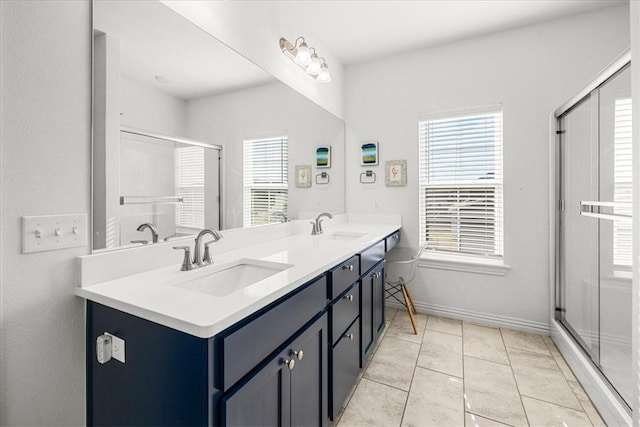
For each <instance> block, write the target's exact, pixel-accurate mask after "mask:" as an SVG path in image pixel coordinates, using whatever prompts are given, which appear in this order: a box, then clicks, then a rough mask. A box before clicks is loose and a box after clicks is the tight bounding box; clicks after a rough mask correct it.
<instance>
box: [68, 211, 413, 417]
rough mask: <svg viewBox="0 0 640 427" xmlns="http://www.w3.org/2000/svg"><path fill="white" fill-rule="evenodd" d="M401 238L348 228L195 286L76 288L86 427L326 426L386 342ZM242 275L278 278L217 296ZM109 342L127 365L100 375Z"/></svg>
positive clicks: (190, 280)
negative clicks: (83, 317) (103, 343)
mask: <svg viewBox="0 0 640 427" xmlns="http://www.w3.org/2000/svg"><path fill="white" fill-rule="evenodd" d="M283 226H285V225H283ZM289 227H292V226H289ZM399 228H400V227H399V224H371V223H369V224H355V223H345V224H343V225H342V227H340V226H339V227H337V228H335V229H332V230H329V231H326V232H325V234H324V235H319V236H309V235H308V234H307V233H304V234H291V235H290V236H286V237H283V238H279V239H277V240H274V241H270V242H268V243H262V244H258V245H251V246H246V247H239V248H238V249H237V250H232V251H225V252H224V253H220V254H219V255H218V256H216V255H215V253H214V260H216V264H214V265H212V266H207V267H203V268H200V269H197V270H195V271H193V272H180V271H177V270H178V268H179V265H178V264H176V265H173V266H171V267H166V268H161V269H156V270H153V271H148V272H142V273H139V274H134V275H130V276H126V277H122V278H117V279H114V280H107V281H105V282H100V283H95V284H91V285H87V286H82V287H81V288H79V290H78V294H79V295H80V296H82V297H84V298H86V299H87V424H88V425H209V426H213V425H327V424H328V423H329V421H330V420H331V419H333V417H334V416H335V415H336V414H337V413H338V411H339V409H340V407H341V405H342V403H343V402H344V400H345V398H346V397H347V395H348V393H349V391H350V389H351V388H352V387H353V385H354V384H355V381H356V378H357V376H358V373H359V371H360V369H361V368H362V367H363V365H364V363H365V362H366V359H367V357H368V356H369V355H370V354H371V352H372V350H373V348H374V346H375V343H376V340H377V338H378V336H379V334H380V332H381V331H382V329H383V328H384V324H385V323H384V256H385V253H386V252H387V251H388V250H390V249H391V248H392V247H393V246H395V245H396V244H397V242H398V241H399V236H400V235H399V231H398V229H399ZM231 238H233V237H232V236H231ZM221 242H222V241H221ZM92 256H93V255H92ZM238 259H239V260H238ZM242 263H245V264H246V265H250V266H258V267H260V266H262V265H264V266H266V267H264V268H273V270H274V271H275V272H272V274H271V275H270V276H268V277H266V278H264V279H261V278H260V277H261V276H256V278H257V280H258V281H257V282H255V283H251V284H248V285H243V287H241V288H240V289H236V290H234V289H229V288H225V289H224V290H222V291H221V290H219V288H217V287H218V286H222V287H224V286H225V285H224V284H223V283H214V282H215V279H216V277H220V278H223V277H225V276H222V275H219V274H221V272H224V271H225V270H229V268H226V267H225V266H227V267H228V266H232V267H233V266H238V265H245V264H242ZM261 263H264V264H261ZM272 264H273V265H272ZM282 266H284V267H282ZM251 268H252V267H251ZM260 268H261V267H260ZM260 268H258V270H259V269H260ZM280 268H282V269H281V270H280ZM207 269H209V271H210V272H211V273H208V274H207ZM252 269H253V268H252ZM242 280H245V279H242V278H241V279H239V281H242ZM154 282H155V283H154ZM207 282H210V283H211V284H212V285H211V286H213V287H214V288H216V289H214V290H212V289H213V288H210V287H208V285H206V283H207ZM105 333H108V334H112V335H113V336H115V337H118V338H120V339H122V340H124V342H125V344H126V352H125V351H124V350H125V349H117V351H118V352H122V353H126V355H125V358H124V359H125V362H124V363H123V362H121V361H119V360H115V359H112V360H109V361H107V362H106V363H100V362H99V361H98V358H97V354H96V350H97V346H96V340H97V338H98V337H100V336H104V334H105ZM114 344H115V341H114Z"/></svg>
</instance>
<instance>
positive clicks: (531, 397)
mask: <svg viewBox="0 0 640 427" xmlns="http://www.w3.org/2000/svg"><path fill="white" fill-rule="evenodd" d="M522 396H524V397H526V398H527V399H533V400H537V401H538V402H542V403H547V404H550V405H555V406H558V407H560V408H564V409H570V410H572V411H576V412H582V413H583V414H585V415H586V414H587V413H586V411H584V410H580V409H576V408H571V407H570V406H566V405H561V404H559V403H556V402H549V401H548V400H544V399H541V398H539V397H533V396H529V395H528V394H523V395H522ZM578 403H580V401H578ZM580 407H582V404H580ZM587 418H589V416H588V415H587ZM589 421H591V419H589ZM591 424H593V423H591Z"/></svg>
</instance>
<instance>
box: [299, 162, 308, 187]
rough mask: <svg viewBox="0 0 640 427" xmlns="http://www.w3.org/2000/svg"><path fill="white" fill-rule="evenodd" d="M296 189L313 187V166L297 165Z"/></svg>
mask: <svg viewBox="0 0 640 427" xmlns="http://www.w3.org/2000/svg"><path fill="white" fill-rule="evenodd" d="M296 187H298V188H309V187H311V165H296Z"/></svg>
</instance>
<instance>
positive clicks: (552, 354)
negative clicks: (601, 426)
mask: <svg viewBox="0 0 640 427" xmlns="http://www.w3.org/2000/svg"><path fill="white" fill-rule="evenodd" d="M549 338H550V339H551V345H553V346H554V347H555V343H554V342H553V339H552V338H551V337H549ZM544 344H545V345H546V346H547V349H548V350H549V353H551V356H552V357H553V361H554V362H555V364H556V366H558V369H560V372H561V373H562V377H563V378H564V379H565V381H566V382H567V384H568V385H569V388H570V389H571V391H572V392H573V394H574V396H575V397H576V399H577V400H578V403H579V404H580V407H581V408H582V411H583V412H584V413H585V414H586V415H587V418H588V419H589V422H590V423H591V425H595V424H594V422H593V420H592V419H591V417H590V416H589V414H587V408H586V407H585V405H584V403H583V402H582V400H580V398H579V397H578V394H577V393H576V391H575V390H574V389H573V387H571V384H570V383H569V381H574V380H573V379H571V380H570V379H569V378H567V376H566V375H565V373H564V371H563V370H562V368H561V367H560V363H558V358H557V357H556V356H555V354H554V353H555V352H554V351H553V350H554V349H553V348H551V346H550V344H549V343H548V342H546V341H545V343H544ZM556 352H557V353H558V355H559V356H560V357H561V358H562V361H563V362H564V363H565V364H566V365H567V367H568V368H569V370H571V367H570V366H569V364H568V363H566V361H565V360H564V357H563V356H562V353H560V351H558V350H557V348H556ZM571 373H572V374H573V377H574V378H575V382H577V383H578V385H579V386H580V389H582V391H583V393H584V395H585V396H586V397H587V399H588V401H589V403H590V404H591V407H592V408H593V409H594V410H595V411H596V414H598V417H600V419H601V420H602V415H600V412H599V411H598V409H597V408H596V407H595V405H594V404H593V402H592V401H591V397H589V395H588V394H587V392H586V391H584V387H583V386H582V383H581V382H580V380H578V377H576V376H575V374H574V373H573V371H572V370H571ZM596 421H597V420H596Z"/></svg>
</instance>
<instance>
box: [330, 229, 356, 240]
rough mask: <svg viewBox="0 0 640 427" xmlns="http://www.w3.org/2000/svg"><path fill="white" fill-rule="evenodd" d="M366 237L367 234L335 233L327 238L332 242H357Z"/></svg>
mask: <svg viewBox="0 0 640 427" xmlns="http://www.w3.org/2000/svg"><path fill="white" fill-rule="evenodd" d="M364 235H365V233H352V232H350V231H334V232H332V233H328V234H326V236H327V238H329V239H332V240H355V239H359V238H360V237H362V236H364Z"/></svg>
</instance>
